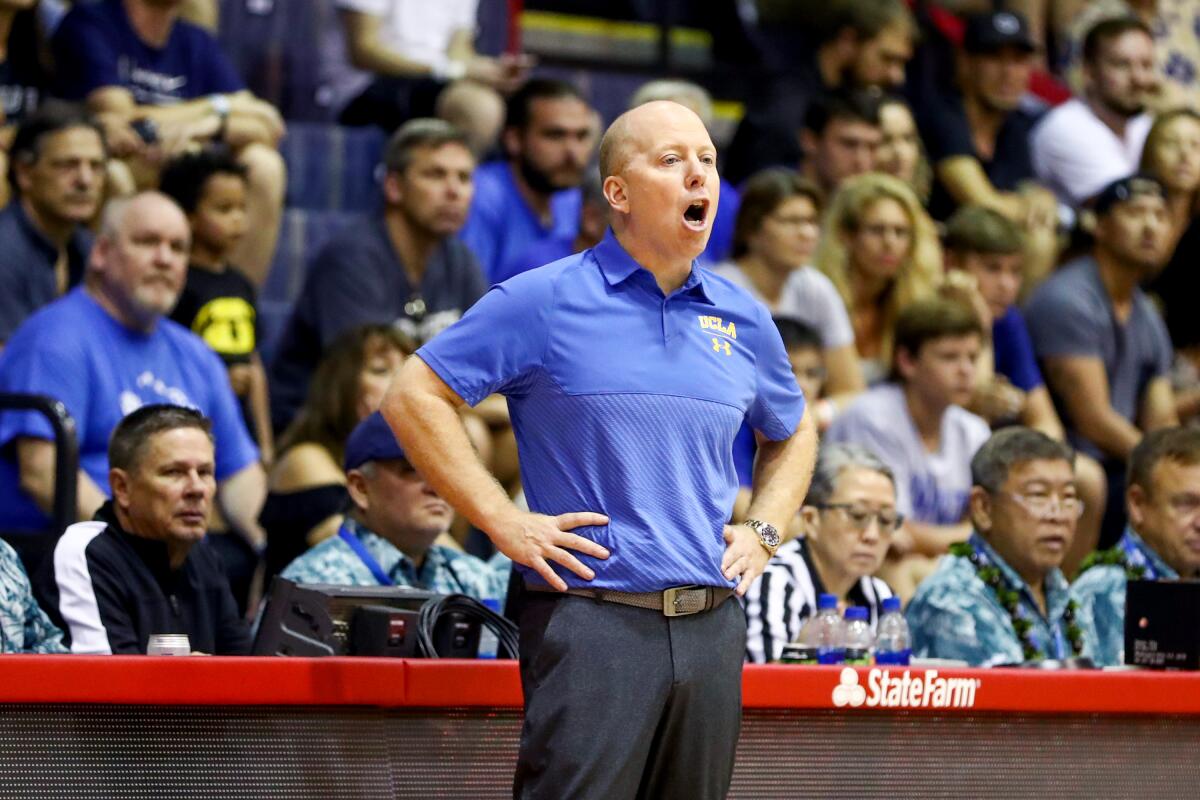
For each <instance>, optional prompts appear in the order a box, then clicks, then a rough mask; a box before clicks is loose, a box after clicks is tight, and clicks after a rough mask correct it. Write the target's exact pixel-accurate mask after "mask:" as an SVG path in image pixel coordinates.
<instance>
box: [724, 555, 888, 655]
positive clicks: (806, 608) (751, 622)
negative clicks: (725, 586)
mask: <svg viewBox="0 0 1200 800" xmlns="http://www.w3.org/2000/svg"><path fill="white" fill-rule="evenodd" d="M825 591H826V590H825V585H824V584H823V583H821V576H820V575H818V574H817V570H816V568H815V567H813V563H812V559H811V558H810V557H809V554H808V547H807V546H806V544H805V541H804V539H802V538H801V539H793V540H791V541H790V542H787V543H786V544H784V545H783V546H782V547H780V548H779V550H777V551H776V553H775V557H774V558H772V559H771V561H770V563H768V564H767V568H766V569H765V570H764V571H763V574H762V577H761V578H759V579H758V580H757V581H755V582H754V585H753V586H751V587H750V591H748V592H746V597H745V598H744V599H743V601H742V607H743V609H744V610H745V612H746V660H747V661H749V662H751V663H755V664H763V663H766V662H768V661H775V660H777V659H778V658H779V654H780V653H781V652H782V651H783V646H784V645H785V644H787V643H789V642H793V641H795V640H796V637H797V636H798V635H799V633H800V626H801V625H803V624H804V621H805V620H807V619H808V618H809V617H810V616H812V615H813V614H814V613H816V610H817V596H818V595H820V594H822V593H823V592H825ZM891 596H892V590H891V588H890V587H889V586H888V585H887V584H886V583H884V582H883V581H881V580H880V579H878V578H872V577H870V576H867V577H863V578H860V579H859V581H858V583H856V584H854V585H853V586H852V587H850V591H849V592H848V593H847V594H846V600H847V602H849V603H850V604H851V605H855V606H865V607H866V608H868V609H870V612H869V613H870V615H871V630H872V631H874V630H875V623H876V621H877V620H878V619H879V612H880V608H879V607H880V605H881V604H882V603H883V600H884V598H886V597H891Z"/></svg>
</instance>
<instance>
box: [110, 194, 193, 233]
mask: <svg viewBox="0 0 1200 800" xmlns="http://www.w3.org/2000/svg"><path fill="white" fill-rule="evenodd" d="M143 216H149V217H151V218H155V217H164V218H166V219H167V220H169V221H170V222H171V223H178V222H179V221H182V222H183V225H184V227H187V224H188V222H187V216H186V215H184V213H183V210H182V209H180V208H179V205H178V204H177V203H176V202H175V201H174V200H172V199H171V198H169V197H167V196H166V195H165V194H163V193H162V192H155V191H149V192H139V193H138V194H135V195H132V196H131V197H119V198H117V199H115V200H110V201H109V202H108V204H107V205H105V206H104V214H103V216H102V217H101V219H100V235H101V236H106V237H108V238H110V239H111V238H113V237H115V236H117V235H118V234H119V233H120V232H121V231H122V230H123V229H124V226H125V221H126V220H128V219H136V218H139V217H143Z"/></svg>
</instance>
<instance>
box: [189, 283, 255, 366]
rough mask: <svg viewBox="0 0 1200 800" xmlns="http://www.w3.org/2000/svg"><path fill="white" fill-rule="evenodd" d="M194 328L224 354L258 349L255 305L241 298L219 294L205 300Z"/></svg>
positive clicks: (236, 354) (239, 354) (238, 354)
mask: <svg viewBox="0 0 1200 800" xmlns="http://www.w3.org/2000/svg"><path fill="white" fill-rule="evenodd" d="M192 331H193V332H194V333H196V335H198V336H199V337H200V338H201V339H203V340H204V341H205V342H206V343H207V344H208V346H209V347H211V348H212V349H213V350H215V351H216V352H217V353H219V354H221V355H223V356H248V355H250V354H251V353H253V352H254V348H255V341H254V306H252V305H250V304H249V303H247V302H246V301H245V300H243V299H242V298H240V297H218V298H215V299H213V300H210V301H209V302H207V303H205V304H204V305H203V306H202V307H201V308H200V311H199V313H197V314H196V319H195V320H194V321H193V322H192Z"/></svg>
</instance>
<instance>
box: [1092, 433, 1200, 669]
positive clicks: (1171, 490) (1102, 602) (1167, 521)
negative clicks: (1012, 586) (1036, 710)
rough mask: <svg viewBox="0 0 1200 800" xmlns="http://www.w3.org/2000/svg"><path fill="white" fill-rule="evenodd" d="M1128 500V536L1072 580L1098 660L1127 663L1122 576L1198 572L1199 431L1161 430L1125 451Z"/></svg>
mask: <svg viewBox="0 0 1200 800" xmlns="http://www.w3.org/2000/svg"><path fill="white" fill-rule="evenodd" d="M1125 502H1126V508H1127V509H1128V511H1129V527H1128V528H1126V530H1125V534H1124V535H1123V536H1122V537H1121V538H1120V539H1119V540H1118V541H1117V544H1116V545H1115V546H1114V547H1113V548H1112V549H1110V550H1104V551H1101V552H1098V553H1094V554H1092V555H1091V556H1090V557H1089V558H1088V559H1087V560H1086V561H1084V565H1083V571H1082V572H1081V573H1080V575H1079V578H1078V579H1076V581H1075V584H1074V585H1073V586H1071V597H1072V598H1074V600H1075V602H1076V603H1078V605H1079V624H1080V626H1081V627H1082V628H1083V629H1084V631H1086V632H1087V634H1088V635H1089V636H1090V637H1091V638H1092V640H1093V641H1094V642H1095V644H1096V649H1095V655H1094V656H1093V660H1094V661H1095V662H1096V663H1097V664H1100V665H1101V666H1109V665H1112V664H1121V663H1123V662H1124V650H1125V584H1126V581H1128V580H1129V579H1130V578H1133V579H1135V580H1138V579H1143V580H1161V579H1178V578H1191V579H1195V578H1198V577H1200V430H1197V429H1196V428H1191V427H1186V428H1180V427H1173V428H1163V429H1162V430H1157V431H1154V432H1153V433H1151V434H1149V435H1147V436H1146V438H1144V439H1142V441H1141V442H1139V443H1138V445H1137V447H1135V448H1134V449H1133V453H1132V454H1131V455H1130V457H1129V486H1128V487H1127V488H1126V492H1125Z"/></svg>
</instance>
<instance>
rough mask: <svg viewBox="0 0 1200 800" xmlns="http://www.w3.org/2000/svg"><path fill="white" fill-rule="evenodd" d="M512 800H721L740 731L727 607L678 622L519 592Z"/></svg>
mask: <svg viewBox="0 0 1200 800" xmlns="http://www.w3.org/2000/svg"><path fill="white" fill-rule="evenodd" d="M520 620H521V621H520V627H521V684H522V687H523V689H524V692H525V724H524V728H523V729H522V731H521V749H520V755H519V757H518V760H517V773H516V778H515V781H514V785H513V797H514V798H519V799H520V800H580V799H587V798H596V800H624V799H625V798H628V800H635V799H636V800H641V799H642V798H645V799H646V800H650V799H651V798H653V800H672V798H678V799H679V800H685V799H686V800H720V798H724V797H725V794H726V792H727V791H728V789H729V781H730V778H731V776H732V775H733V760H734V753H735V751H736V749H737V739H738V732H739V730H740V727H741V701H742V683H741V676H742V658H743V655H744V653H745V650H746V623H745V617H744V615H743V613H742V609H741V607H740V606H739V604H738V602H737V600H736V599H734V598H730V599H729V600H726V601H725V602H724V603H722V604H721V605H720V606H718V607H717V608H715V609H713V610H711V611H706V612H701V613H699V614H692V615H690V616H686V617H665V616H663V615H662V613H660V612H657V611H650V610H647V609H642V608H632V607H630V606H623V605H618V604H615V603H602V602H599V601H596V600H592V599H589V598H586V597H573V596H570V595H554V594H544V593H534V592H527V593H525V595H524V598H523V603H522V606H521V615H520Z"/></svg>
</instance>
